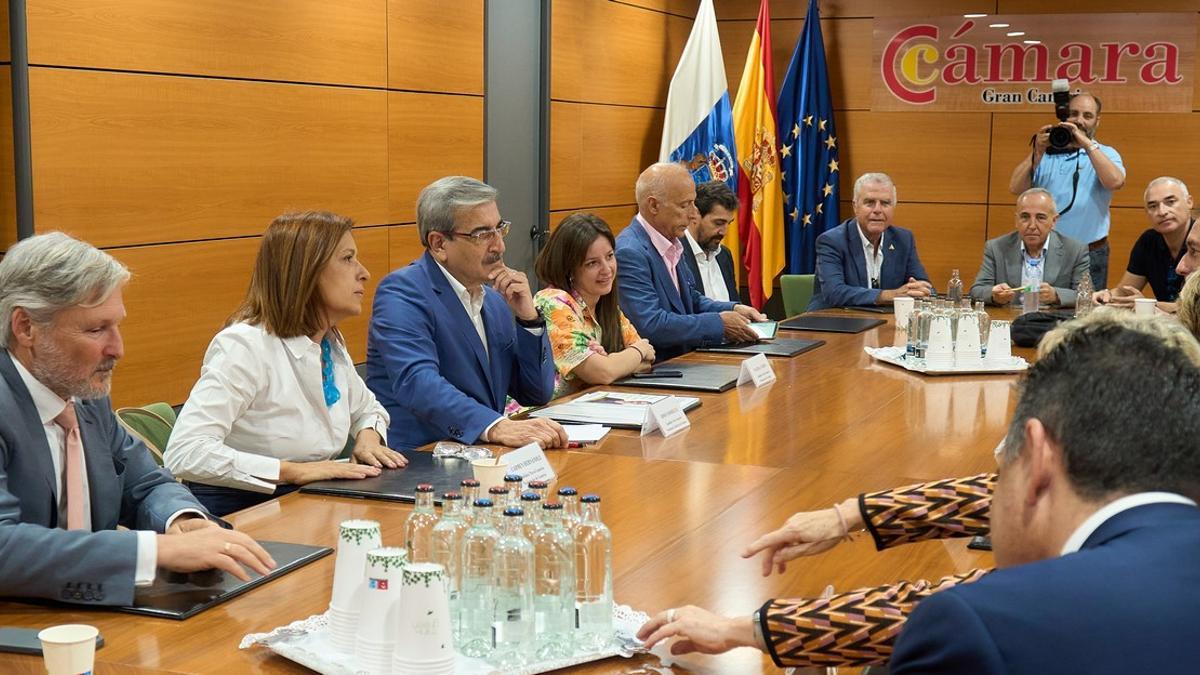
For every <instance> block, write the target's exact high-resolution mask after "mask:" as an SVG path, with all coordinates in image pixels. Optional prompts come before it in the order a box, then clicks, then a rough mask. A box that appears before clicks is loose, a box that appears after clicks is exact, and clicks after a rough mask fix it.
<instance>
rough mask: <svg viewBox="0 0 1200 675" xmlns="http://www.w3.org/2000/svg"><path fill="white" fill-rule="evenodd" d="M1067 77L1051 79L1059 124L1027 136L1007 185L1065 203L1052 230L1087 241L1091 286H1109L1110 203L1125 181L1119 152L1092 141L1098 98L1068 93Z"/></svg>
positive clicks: (1016, 189) (1079, 93)
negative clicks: (1028, 148) (1026, 145)
mask: <svg viewBox="0 0 1200 675" xmlns="http://www.w3.org/2000/svg"><path fill="white" fill-rule="evenodd" d="M1067 89H1068V85H1067V82H1066V80H1055V81H1054V112H1055V115H1056V116H1057V117H1058V119H1059V120H1060V121H1059V123H1058V124H1047V125H1046V126H1044V127H1042V128H1041V129H1039V130H1038V132H1037V133H1036V134H1035V135H1034V136H1033V138H1032V139H1031V140H1030V145H1031V146H1032V151H1031V152H1030V154H1029V156H1028V157H1026V158H1025V159H1023V160H1021V163H1020V164H1018V165H1017V168H1016V169H1014V170H1013V175H1012V179H1011V180H1010V181H1009V185H1008V188H1009V190H1011V191H1012V193H1013V194H1021V193H1022V192H1024V191H1025V190H1028V189H1029V188H1030V187H1040V188H1045V189H1047V190H1049V191H1050V194H1052V195H1054V201H1055V202H1056V203H1058V204H1060V205H1062V206H1063V208H1062V210H1061V211H1060V212H1059V218H1058V223H1057V224H1056V225H1055V229H1056V230H1058V231H1059V233H1060V234H1062V235H1064V236H1067V237H1070V238H1072V239H1077V240H1079V241H1082V242H1085V243H1087V245H1088V252H1089V253H1088V255H1089V258H1090V261H1089V262H1090V265H1089V266H1090V269H1091V276H1092V287H1093V288H1106V287H1107V286H1108V253H1109V249H1108V226H1109V216H1108V205H1109V202H1111V201H1112V193H1113V191H1115V190H1120V189H1121V187H1122V186H1124V185H1125V166H1124V165H1123V164H1122V163H1121V155H1119V154H1117V151H1116V150H1115V149H1113V148H1111V147H1109V146H1107V145H1103V144H1101V143H1099V142H1097V141H1096V127H1097V126H1099V124H1100V99H1098V98H1096V97H1095V96H1093V95H1091V94H1089V93H1087V92H1077V93H1074V94H1068V93H1067Z"/></svg>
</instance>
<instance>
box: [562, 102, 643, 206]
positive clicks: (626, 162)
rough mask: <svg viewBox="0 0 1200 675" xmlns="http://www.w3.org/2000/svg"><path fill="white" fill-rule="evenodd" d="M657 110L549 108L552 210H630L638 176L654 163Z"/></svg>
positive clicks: (573, 105) (569, 105) (584, 106)
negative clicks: (615, 207)
mask: <svg viewBox="0 0 1200 675" xmlns="http://www.w3.org/2000/svg"><path fill="white" fill-rule="evenodd" d="M662 125H663V111H662V110H661V109H658V108H629V107H623V106H609V105H588V104H579V103H561V102H552V103H551V104H550V166H551V170H550V209H551V210H552V211H561V210H565V209H581V208H592V207H597V206H611V205H614V204H628V203H630V202H631V201H632V200H633V184H634V182H635V181H636V180H637V177H638V174H639V173H641V172H642V170H643V169H645V168H646V167H647V166H649V165H650V164H652V163H654V162H655V161H657V159H658V150H659V145H660V144H661V142H662Z"/></svg>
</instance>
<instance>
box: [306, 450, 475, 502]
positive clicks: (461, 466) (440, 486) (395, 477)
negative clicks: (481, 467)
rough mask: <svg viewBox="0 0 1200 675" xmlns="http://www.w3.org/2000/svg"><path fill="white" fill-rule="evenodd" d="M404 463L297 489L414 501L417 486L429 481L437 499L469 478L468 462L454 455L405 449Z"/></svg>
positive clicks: (329, 493) (324, 493)
mask: <svg viewBox="0 0 1200 675" xmlns="http://www.w3.org/2000/svg"><path fill="white" fill-rule="evenodd" d="M404 457H405V458H406V459H408V465H407V466H405V467H404V468H403V469H384V470H383V471H381V472H380V473H379V475H378V476H374V477H372V478H363V479H362V480H322V481H317V482H315V483H309V484H308V485H305V486H304V487H302V488H300V491H301V492H309V493H313V494H319V495H334V496H337V497H359V498H362V499H385V500H388V501H394V502H414V501H416V495H417V486H418V485H420V484H421V483H429V484H431V485H433V495H434V502H436V503H439V504H440V503H441V495H442V493H443V492H451V491H454V492H458V490H459V483H460V482H461V481H462V479H464V478H473V477H474V472H473V471H472V470H471V462H469V461H467V460H465V459H459V458H458V457H434V456H433V453H432V452H406V453H404Z"/></svg>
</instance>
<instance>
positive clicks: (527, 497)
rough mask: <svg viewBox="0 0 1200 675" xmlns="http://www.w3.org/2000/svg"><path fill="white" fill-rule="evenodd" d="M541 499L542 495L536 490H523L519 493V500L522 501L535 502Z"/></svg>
mask: <svg viewBox="0 0 1200 675" xmlns="http://www.w3.org/2000/svg"><path fill="white" fill-rule="evenodd" d="M541 499H542V496H541V495H539V494H538V493H536V492H525V493H523V494H522V495H521V501H523V502H536V501H541Z"/></svg>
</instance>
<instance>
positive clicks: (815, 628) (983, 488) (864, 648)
mask: <svg viewBox="0 0 1200 675" xmlns="http://www.w3.org/2000/svg"><path fill="white" fill-rule="evenodd" d="M1113 324H1117V325H1119V326H1120V327H1123V328H1127V329H1132V330H1131V331H1126V332H1135V333H1145V334H1148V335H1150V336H1151V337H1152V338H1154V339H1155V340H1157V341H1158V342H1159V343H1160V344H1162V345H1163V346H1164V348H1166V349H1169V350H1172V351H1173V352H1174V353H1175V354H1176V355H1177V356H1181V357H1182V358H1183V360H1185V361H1190V362H1191V365H1192V366H1197V365H1200V345H1198V344H1197V343H1196V342H1195V340H1194V339H1193V338H1192V337H1191V336H1190V335H1188V334H1187V332H1186V331H1185V330H1183V329H1182V327H1181V326H1180V325H1179V324H1177V323H1175V322H1172V321H1167V320H1162V319H1155V320H1152V321H1136V322H1133V323H1129V322H1128V321H1126V320H1122V318H1121V317H1119V316H1118V317H1113V316H1112V315H1108V316H1103V315H1101V316H1096V317H1095V318H1093V319H1089V320H1087V321H1086V322H1073V323H1072V324H1069V326H1068V327H1067V328H1066V329H1060V330H1057V331H1054V332H1052V333H1050V334H1048V335H1047V336H1046V338H1045V339H1044V340H1043V343H1042V345H1041V350H1040V353H1041V356H1042V357H1043V358H1045V356H1046V355H1047V354H1048V353H1050V352H1052V351H1053V350H1054V349H1055V348H1056V347H1057V346H1058V345H1059V344H1061V343H1062V342H1063V341H1064V339H1065V338H1067V337H1068V336H1070V335H1072V334H1073V333H1077V332H1080V331H1081V328H1082V327H1089V326H1091V327H1095V326H1099V327H1104V326H1106V325H1109V326H1111V325H1113ZM995 484H996V474H982V475H979V476H973V477H969V478H961V479H948V480H940V481H934V482H930V483H925V484H920V485H914V486H908V487H903V488H897V489H893V490H886V491H882V492H876V493H869V494H864V495H861V496H859V497H858V498H856V499H848V500H846V501H844V502H842V503H839V504H837V505H835V506H834V507H833V508H831V509H826V510H824V511H816V512H808V513H798V514H795V515H794V516H792V517H791V518H789V519H788V521H787V523H785V525H784V526H783V527H782V528H780V529H779V530H776V531H774V532H771V533H769V534H767V535H764V536H763V537H761V538H759V539H758V540H757V541H755V542H754V543H753V544H751V545H750V546H749V547H748V548H747V549H746V552H745V553H744V555H745V556H746V557H750V556H753V555H755V554H757V553H759V552H762V551H767V554H766V556H765V557H764V558H763V573H764V575H768V574H770V572H771V570H772V569H777V570H779V571H780V572H782V571H783V570H784V569H785V567H786V563H787V562H788V561H790V560H792V559H794V558H797V557H800V556H805V555H813V554H815V553H819V552H822V551H826V550H828V549H830V548H832V547H833V546H835V545H836V544H837V543H839V542H841V541H843V540H845V539H846V538H847V534H848V532H849V531H852V530H856V529H861V528H863V527H865V528H866V529H867V530H868V531H869V532H870V533H871V536H872V538H873V539H874V541H875V544H876V546H877V548H879V549H881V550H882V549H883V548H890V547H893V546H897V545H900V544H903V543H908V542H912V541H921V540H926V539H937V538H948V537H965V536H972V535H976V534H987V533H988V531H989V527H990V523H991V514H990V510H991V501H992V499H991V497H992V492H993V489H994V488H995ZM1189 496H1191V497H1195V495H1189ZM987 573H988V570H972V571H970V572H968V573H966V574H962V575H957V576H953V577H946V578H944V579H942V580H940V581H939V582H937V583H936V584H929V583H928V582H926V581H919V582H917V583H909V582H901V583H897V584H891V585H885V586H880V587H877V588H868V589H858V590H854V591H850V592H846V593H842V594H839V595H836V596H834V597H832V598H827V599H816V600H806V599H775V600H771V601H768V602H767V603H766V604H765V605H764V606H763V607H762V608H761V609H760V610H759V612H758V613H757V614H756V616H755V617H754V618H750V617H744V618H725V617H719V616H716V615H714V614H711V613H709V612H707V611H705V610H703V609H700V608H697V607H683V608H679V609H677V610H668V611H667V612H665V613H661V614H659V615H658V616H656V617H654V618H653V619H651V621H650V622H648V623H647V624H646V626H644V627H643V628H642V630H641V631H640V633H639V637H641V638H643V639H647V642H648V643H650V644H653V643H654V642H657V641H658V640H661V639H663V638H666V637H670V636H681V637H686V638H688V643H687V646H684V645H682V644H678V643H677V645H676V647H675V651H678V652H682V651H692V650H699V651H704V652H710V653H718V652H723V651H726V650H728V649H731V648H734V647H737V646H755V647H758V648H760V649H763V650H764V651H767V652H768V653H769V654H770V655H771V656H772V658H773V659H774V660H775V661H776V663H777V664H779V665H781V666H784V665H786V666H828V665H867V664H882V663H886V662H887V661H888V659H889V658H890V657H891V655H892V652H893V646H894V643H895V640H896V637H897V635H898V634H900V632H901V629H902V628H903V627H904V626H905V624H906V622H907V621H908V618H909V615H910V614H911V613H912V612H913V611H914V610H915V609H916V608H917V606H918V603H920V602H921V601H922V600H924V599H925V598H928V597H929V596H930V595H932V594H934V593H935V592H940V591H943V590H946V589H949V588H951V587H953V586H957V585H960V584H964V583H967V582H973V581H976V580H978V579H980V578H981V577H983V576H984V575H985V574H987ZM1002 576H1003V575H1002ZM927 616H928V615H927ZM848 617H850V618H852V619H854V618H856V620H848ZM864 617H865V618H866V619H867V620H869V623H870V624H872V628H870V629H864V627H863V625H862V623H863V618H864ZM755 619H757V621H756V620H755ZM927 623H928V621H927ZM912 642H918V640H916V639H914V640H910V643H912ZM926 642H928V641H926ZM924 646H925V647H928V645H927V644H926V645H924ZM927 651H928V650H927ZM923 666H924V667H928V666H929V662H925V663H924V664H923Z"/></svg>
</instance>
